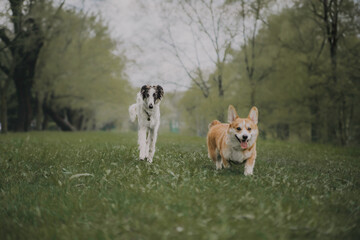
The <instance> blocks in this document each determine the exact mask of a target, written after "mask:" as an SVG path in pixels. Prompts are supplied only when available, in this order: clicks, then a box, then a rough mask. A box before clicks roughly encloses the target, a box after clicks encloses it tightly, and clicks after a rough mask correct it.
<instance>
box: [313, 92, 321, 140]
mask: <svg viewBox="0 0 360 240" xmlns="http://www.w3.org/2000/svg"><path fill="white" fill-rule="evenodd" d="M312 100H313V101H312V102H311V105H310V114H311V141H312V142H318V141H319V140H320V138H321V136H320V128H321V125H320V124H321V122H320V116H319V115H320V114H319V110H320V109H319V101H318V98H317V97H316V96H315V97H314V98H313V99H312Z"/></svg>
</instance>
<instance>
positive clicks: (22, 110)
mask: <svg viewBox="0 0 360 240" xmlns="http://www.w3.org/2000/svg"><path fill="white" fill-rule="evenodd" d="M23 77H24V76H14V82H15V87H16V95H17V99H18V109H17V114H18V116H17V117H18V119H17V124H16V130H17V131H28V130H29V127H30V123H31V119H32V106H31V87H30V86H29V84H27V81H26V80H24V79H23Z"/></svg>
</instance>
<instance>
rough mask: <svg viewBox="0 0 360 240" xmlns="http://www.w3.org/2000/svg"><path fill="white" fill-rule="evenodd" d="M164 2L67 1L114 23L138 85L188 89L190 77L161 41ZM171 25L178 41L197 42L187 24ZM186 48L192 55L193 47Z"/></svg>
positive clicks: (115, 34) (130, 74) (129, 70)
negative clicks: (160, 6)
mask: <svg viewBox="0 0 360 240" xmlns="http://www.w3.org/2000/svg"><path fill="white" fill-rule="evenodd" d="M160 2H163V1H161V0H152V1H140V0H67V1H66V5H67V7H75V8H77V9H84V10H85V11H90V12H100V13H101V15H102V16H103V17H104V19H106V21H107V22H108V24H109V26H110V31H111V35H112V37H114V38H115V39H117V40H119V41H121V42H122V43H121V44H120V45H119V48H120V50H121V51H125V55H126V56H127V57H128V58H129V59H130V60H132V62H130V63H129V64H128V67H127V75H128V78H129V80H130V81H131V83H132V84H133V85H134V86H141V85H143V84H161V85H163V86H164V88H165V90H175V89H177V90H184V89H186V87H187V86H189V85H190V79H189V78H188V77H187V76H186V73H185V71H184V70H183V69H182V68H181V67H180V65H179V63H178V61H177V59H176V58H175V56H174V55H173V54H172V53H171V52H170V51H169V49H167V46H166V44H164V42H162V41H161V40H160V39H161V36H162V35H164V34H166V26H167V22H164V20H163V19H162V16H163V12H162V11H161V8H159V4H160ZM171 28H172V31H173V32H174V35H175V36H176V40H177V41H179V42H182V44H183V45H184V46H186V45H187V43H189V44H190V42H191V41H193V40H192V35H191V34H190V33H189V32H188V31H185V30H184V29H183V26H181V25H177V24H176V23H175V24H174V25H173V26H172V27H171ZM185 51H189V55H191V51H192V49H191V48H188V49H187V50H185ZM205 67H206V64H205ZM209 67H210V66H209Z"/></svg>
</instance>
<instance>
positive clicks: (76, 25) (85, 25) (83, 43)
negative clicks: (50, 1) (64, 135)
mask: <svg viewBox="0 0 360 240" xmlns="http://www.w3.org/2000/svg"><path fill="white" fill-rule="evenodd" d="M58 19H59V24H57V25H56V26H55V27H54V28H53V33H52V37H51V38H49V39H48V40H47V41H46V42H45V45H44V47H43V49H42V51H41V54H40V57H39V61H38V64H37V68H36V83H35V87H34V90H35V91H34V92H35V94H36V95H37V96H38V97H37V98H38V108H37V115H38V118H37V124H38V127H39V128H45V125H46V122H47V120H46V119H47V118H49V117H50V118H52V119H53V120H54V121H55V122H56V124H57V125H58V126H59V127H60V128H61V129H62V130H64V131H74V130H87V129H99V128H101V127H102V126H104V125H106V124H110V123H114V122H116V121H118V120H124V117H121V116H123V115H124V113H125V112H127V103H128V101H129V92H130V91H129V90H131V88H130V86H129V84H128V82H127V80H126V77H125V76H124V67H125V60H126V59H125V58H124V57H122V56H121V55H120V56H119V55H115V54H114V52H115V50H116V47H117V42H115V41H114V40H113V39H112V38H111V37H110V34H109V30H108V28H107V26H106V25H105V24H104V23H103V20H102V19H101V17H100V16H97V15H87V14H84V13H82V12H76V11H74V10H64V11H60V12H59V14H58Z"/></svg>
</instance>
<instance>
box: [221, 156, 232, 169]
mask: <svg viewBox="0 0 360 240" xmlns="http://www.w3.org/2000/svg"><path fill="white" fill-rule="evenodd" d="M221 160H222V165H223V166H224V168H229V167H230V163H229V162H228V161H227V160H226V159H225V158H224V157H223V156H221Z"/></svg>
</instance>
